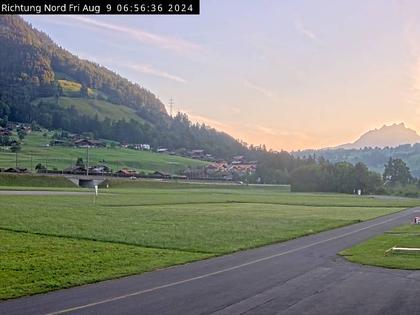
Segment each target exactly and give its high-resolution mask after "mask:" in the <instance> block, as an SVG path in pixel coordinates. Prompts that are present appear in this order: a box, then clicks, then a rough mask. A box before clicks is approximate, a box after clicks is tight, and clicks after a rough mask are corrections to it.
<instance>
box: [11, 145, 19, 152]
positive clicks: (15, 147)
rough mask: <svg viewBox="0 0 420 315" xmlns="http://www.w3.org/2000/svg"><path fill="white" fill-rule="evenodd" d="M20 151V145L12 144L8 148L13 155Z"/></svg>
mask: <svg viewBox="0 0 420 315" xmlns="http://www.w3.org/2000/svg"><path fill="white" fill-rule="evenodd" d="M20 150H21V147H20V144H19V143H14V144H13V145H12V146H11V147H10V151H12V152H13V153H18V152H19V151H20Z"/></svg>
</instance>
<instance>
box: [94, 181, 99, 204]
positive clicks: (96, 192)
mask: <svg viewBox="0 0 420 315" xmlns="http://www.w3.org/2000/svg"><path fill="white" fill-rule="evenodd" d="M96 196H98V185H95V194H94V195H93V203H94V204H96Z"/></svg>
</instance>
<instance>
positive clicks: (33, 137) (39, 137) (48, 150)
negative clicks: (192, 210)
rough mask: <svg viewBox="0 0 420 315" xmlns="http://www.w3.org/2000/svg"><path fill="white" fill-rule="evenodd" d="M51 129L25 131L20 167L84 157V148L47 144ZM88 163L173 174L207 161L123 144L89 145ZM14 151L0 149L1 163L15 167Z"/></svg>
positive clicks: (63, 164)
mask: <svg viewBox="0 0 420 315" xmlns="http://www.w3.org/2000/svg"><path fill="white" fill-rule="evenodd" d="M51 137H52V132H48V133H47V135H46V136H44V132H32V133H30V134H29V135H27V136H26V137H25V139H24V141H23V144H22V151H21V152H19V153H18V155H17V164H18V166H20V167H26V168H28V169H32V170H34V169H35V166H36V165H37V164H38V163H41V164H43V165H44V166H45V165H47V166H48V169H54V168H57V169H58V170H62V169H64V168H67V167H69V166H72V165H74V164H75V163H76V160H77V158H79V157H81V158H83V160H84V161H86V160H87V151H86V149H83V148H72V147H60V146H54V147H47V146H46V145H47V144H49V142H50V141H51ZM89 164H90V165H97V164H106V165H107V166H109V167H111V168H112V169H113V170H114V171H118V170H119V169H121V168H129V169H134V170H137V171H143V172H154V171H162V172H168V173H172V174H176V173H178V172H180V171H183V170H185V169H186V168H187V167H197V166H203V165H207V164H208V163H207V162H203V161H199V160H193V159H188V158H184V157H179V156H172V155H167V154H158V153H153V152H146V151H136V150H131V149H123V148H119V147H116V148H112V147H108V148H91V149H89ZM15 165H16V154H15V153H12V152H10V151H8V150H7V151H6V150H3V151H1V149H0V167H2V168H7V167H14V166H15Z"/></svg>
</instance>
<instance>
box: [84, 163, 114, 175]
mask: <svg viewBox="0 0 420 315" xmlns="http://www.w3.org/2000/svg"><path fill="white" fill-rule="evenodd" d="M111 172H112V170H111V169H110V168H109V167H108V166H106V165H96V166H92V167H90V168H89V174H92V175H104V174H110V173H111Z"/></svg>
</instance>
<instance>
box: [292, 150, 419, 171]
mask: <svg viewBox="0 0 420 315" xmlns="http://www.w3.org/2000/svg"><path fill="white" fill-rule="evenodd" d="M293 155H294V156H296V157H301V158H303V157H308V156H315V157H316V158H320V157H322V158H324V159H327V160H329V161H330V162H342V161H345V162H349V163H353V164H355V163H358V162H362V163H364V164H366V165H367V166H368V167H369V168H370V169H371V170H374V171H376V172H379V173H382V172H383V171H384V166H385V164H386V163H387V161H388V160H389V158H391V157H392V158H400V159H402V160H404V161H405V162H406V163H407V165H408V166H409V167H410V170H411V173H412V174H413V176H415V177H420V143H417V144H414V145H411V144H404V145H399V146H397V147H395V148H389V147H385V148H370V147H366V148H363V149H325V150H305V151H299V152H294V153H293Z"/></svg>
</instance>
